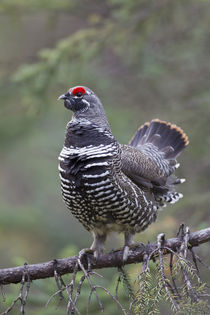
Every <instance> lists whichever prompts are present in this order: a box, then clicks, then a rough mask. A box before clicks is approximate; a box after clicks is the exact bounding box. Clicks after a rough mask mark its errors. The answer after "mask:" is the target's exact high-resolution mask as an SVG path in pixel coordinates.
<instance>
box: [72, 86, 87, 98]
mask: <svg viewBox="0 0 210 315" xmlns="http://www.w3.org/2000/svg"><path fill="white" fill-rule="evenodd" d="M85 93H86V91H85V89H84V88H83V87H82V86H77V87H75V88H74V89H73V90H72V95H76V96H78V97H81V96H82V95H84V94H85Z"/></svg>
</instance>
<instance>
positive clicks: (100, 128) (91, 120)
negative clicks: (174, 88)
mask: <svg viewBox="0 0 210 315" xmlns="http://www.w3.org/2000/svg"><path fill="white" fill-rule="evenodd" d="M59 99H64V105H65V107H67V108H68V109H70V110H72V111H73V113H74V114H73V117H72V120H71V121H70V122H69V123H68V125H67V129H66V138H65V143H64V147H63V149H62V151H61V153H60V156H59V162H60V163H59V172H60V179H61V188H62V195H63V200H64V202H65V203H66V205H67V207H68V209H69V210H70V211H71V212H72V214H73V215H74V216H75V217H76V218H77V219H78V220H79V221H80V222H81V223H82V224H83V226H84V227H85V228H86V229H87V230H88V231H91V232H92V234H93V236H94V242H93V244H92V246H91V249H92V250H93V251H94V254H95V256H98V255H100V254H101V253H102V251H103V246H104V242H105V240H106V236H107V234H108V233H110V232H113V231H116V232H123V233H124V235H125V248H127V250H128V248H129V246H131V245H132V244H133V235H134V234H135V233H137V232H141V231H143V230H144V229H146V228H147V227H148V226H149V225H150V224H151V223H152V222H154V221H155V220H156V218H157V213H158V209H159V208H160V207H163V206H165V205H166V204H167V203H174V202H176V201H178V200H179V198H181V197H182V194H180V193H177V192H176V191H175V188H174V185H175V184H179V183H182V182H183V180H182V179H178V178H176V177H175V176H174V175H173V172H174V171H175V169H176V168H177V166H178V164H177V162H176V157H177V156H178V155H179V153H180V152H181V151H182V150H183V149H184V147H185V146H186V145H187V144H188V138H187V136H186V135H185V133H184V132H183V131H182V129H180V128H179V127H177V126H176V125H172V124H170V123H166V122H164V121H160V120H158V119H156V120H152V121H151V122H150V123H146V124H144V125H143V126H142V127H140V128H139V130H138V131H137V132H136V134H135V135H134V137H133V138H132V140H131V142H130V143H129V145H121V144H119V143H118V142H117V140H116V139H115V138H114V136H113V135H112V133H111V129H110V126H109V123H108V121H107V118H106V114H105V112H104V109H103V106H102V104H101V102H100V100H99V99H98V97H97V96H96V95H95V94H94V93H93V92H92V91H91V90H90V89H89V88H87V87H81V86H78V87H74V88H72V89H69V91H68V92H67V93H66V94H63V95H61V96H60V98H59ZM125 252H126V251H125ZM125 256H126V255H125ZM124 258H125V257H124Z"/></svg>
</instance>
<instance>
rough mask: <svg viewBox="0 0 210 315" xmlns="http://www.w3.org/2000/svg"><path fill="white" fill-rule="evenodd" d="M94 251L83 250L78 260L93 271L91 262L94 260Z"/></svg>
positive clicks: (89, 249)
mask: <svg viewBox="0 0 210 315" xmlns="http://www.w3.org/2000/svg"><path fill="white" fill-rule="evenodd" d="M94 258H95V256H94V250H92V249H91V248H83V249H82V250H81V251H80V252H79V255H78V259H79V261H80V262H81V263H82V264H86V265H87V267H88V270H91V260H92V259H94Z"/></svg>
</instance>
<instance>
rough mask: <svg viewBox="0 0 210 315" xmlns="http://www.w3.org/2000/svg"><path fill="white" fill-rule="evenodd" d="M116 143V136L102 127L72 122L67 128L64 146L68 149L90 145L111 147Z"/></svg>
mask: <svg viewBox="0 0 210 315" xmlns="http://www.w3.org/2000/svg"><path fill="white" fill-rule="evenodd" d="M115 141H116V140H115V138H114V136H113V135H112V134H111V133H110V131H109V130H106V129H102V128H100V126H97V125H94V124H91V123H88V122H87V123H86V122H72V121H70V122H69V123H68V125H67V128H66V138H65V143H64V145H65V146H66V147H67V148H69V147H78V148H83V147H86V146H89V145H93V146H99V145H100V144H103V145H109V144H111V143H113V142H115Z"/></svg>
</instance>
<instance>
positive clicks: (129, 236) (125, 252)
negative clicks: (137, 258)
mask: <svg viewBox="0 0 210 315" xmlns="http://www.w3.org/2000/svg"><path fill="white" fill-rule="evenodd" d="M124 236H125V246H124V250H123V262H126V260H127V258H128V252H129V249H130V247H132V246H133V245H134V244H135V243H134V239H133V233H131V232H125V234H124Z"/></svg>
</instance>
